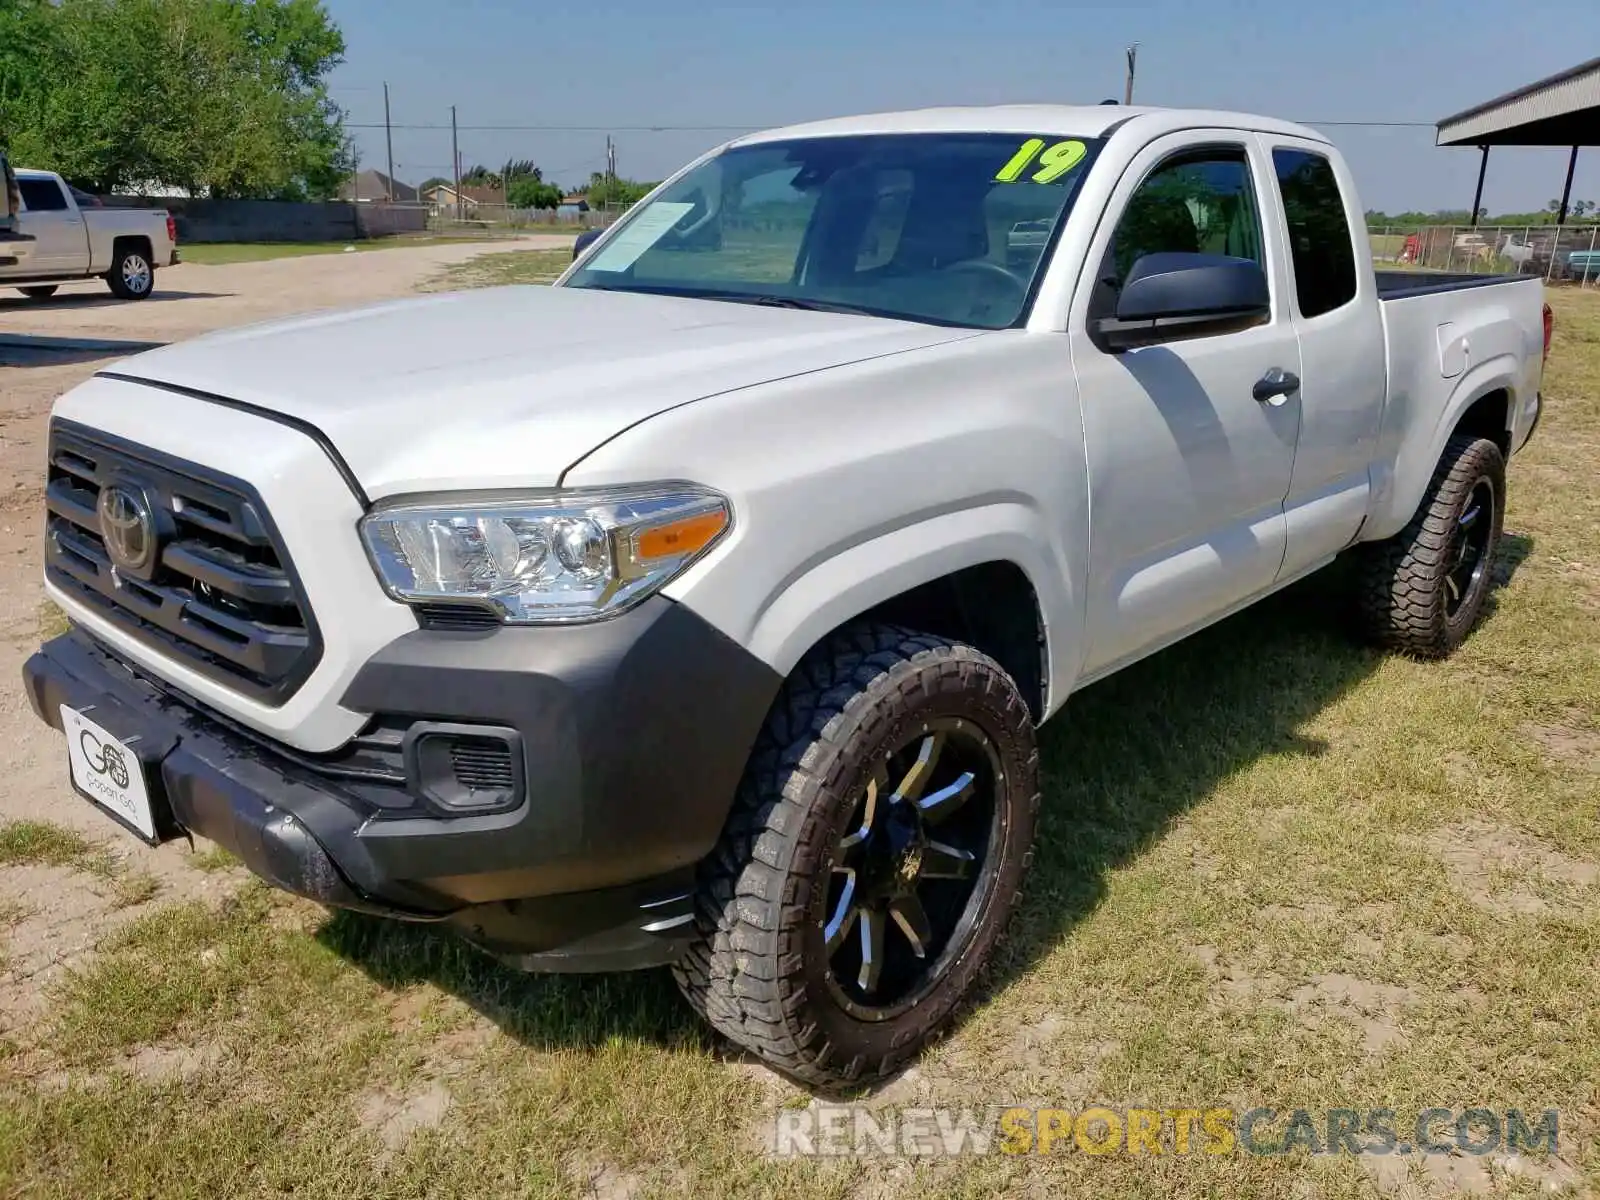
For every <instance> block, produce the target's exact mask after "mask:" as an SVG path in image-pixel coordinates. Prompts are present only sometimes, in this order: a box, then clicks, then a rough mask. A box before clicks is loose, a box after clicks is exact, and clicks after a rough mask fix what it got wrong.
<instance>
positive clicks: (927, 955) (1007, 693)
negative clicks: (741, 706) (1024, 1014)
mask: <svg viewBox="0 0 1600 1200" xmlns="http://www.w3.org/2000/svg"><path fill="white" fill-rule="evenodd" d="M1038 808H1039V756H1038V750H1037V747H1036V744H1035V740H1034V727H1033V720H1032V716H1031V714H1030V713H1029V711H1028V706H1027V704H1026V703H1024V701H1023V699H1022V696H1021V695H1020V693H1019V692H1018V690H1017V687H1016V684H1015V683H1014V682H1013V681H1012V680H1011V678H1010V676H1008V675H1007V674H1006V673H1005V672H1004V671H1003V670H1002V669H1001V668H1000V666H999V665H998V664H997V663H995V662H994V661H993V660H992V659H990V658H988V657H987V656H985V655H983V654H981V653H979V652H978V651H977V650H975V649H973V648H972V647H970V646H966V645H962V644H960V643H956V642H951V641H948V640H946V639H943V638H938V637H933V636H929V635H925V634H918V633H913V632H910V631H907V630H904V629H898V628H894V627H889V626H881V625H874V626H865V627H859V628H857V629H855V630H852V631H849V632H847V633H844V634H840V635H837V636H836V637H834V638H832V639H830V641H829V642H827V643H825V644H824V645H823V646H821V647H819V648H818V649H817V650H816V651H814V652H813V653H812V654H810V655H808V656H807V658H806V660H805V661H803V662H802V663H801V664H800V665H799V666H798V667H797V668H796V669H795V672H794V674H793V675H792V676H791V677H790V678H789V680H788V682H787V683H786V684H785V685H784V689H783V692H782V693H781V695H780V697H779V699H778V702H777V703H776V704H775V705H774V707H773V710H772V713H771V715H770V716H769V718H768V721H767V725H766V728H765V729H764V730H763V732H762V735H761V738H760V740H759V742H758V744H757V747H756V749H755V751H754V753H753V755H752V758H751V762H750V765H749V767H748V768H747V770H746V774H745V778H744V780H743V782H742V783H741V785H740V790H739V795H738V798H737V800H736V801H735V805H734V810H733V813H732V814H731V816H730V817H729V821H728V825H727V828H726V830H725V831H724V833H723V836H722V839H721V841H720V842H719V844H718V846H717V847H716V849H715V850H714V851H713V852H712V854H711V855H710V856H709V857H708V859H707V860H706V862H705V863H704V864H703V865H702V868H701V878H700V891H699V897H698V903H697V917H696V933H697V939H696V941H695V942H694V943H693V944H692V946H691V947H690V949H689V951H688V952H687V953H686V955H685V957H684V958H683V959H682V960H681V961H680V962H679V964H678V965H677V966H676V967H675V968H674V975H675V977H676V979H677V982H678V986H679V987H680V989H681V990H682V991H683V994H684V995H685V996H686V997H687V998H688V1000H689V1002H690V1003H691V1004H692V1005H693V1006H694V1007H695V1008H696V1009H697V1010H699V1012H700V1013H701V1014H702V1015H703V1016H704V1017H705V1018H706V1019H707V1020H708V1021H709V1022H710V1023H711V1024H712V1025H713V1026H714V1027H715V1028H716V1029H717V1030H718V1031H720V1032H721V1033H722V1034H724V1035H725V1036H727V1037H728V1038H730V1039H731V1040H732V1041H734V1042H736V1043H737V1044H739V1045H740V1046H741V1047H743V1048H744V1049H746V1050H748V1051H750V1052H752V1053H753V1054H755V1055H757V1056H758V1057H760V1058H761V1059H763V1060H765V1061H766V1062H767V1063H768V1064H769V1065H771V1066H773V1067H774V1068H776V1069H778V1070H780V1071H783V1072H785V1073H786V1074H789V1075H791V1076H793V1077H795V1078H797V1079H799V1080H802V1081H804V1082H807V1083H810V1084H813V1085H818V1086H823V1087H837V1086H840V1085H844V1084H848V1083H851V1082H854V1081H856V1080H859V1079H862V1078H864V1077H876V1076H882V1075H885V1074H888V1073H889V1072H891V1071H893V1070H894V1069H895V1068H896V1067H898V1066H899V1065H901V1064H902V1063H904V1062H905V1061H906V1060H907V1059H909V1058H910V1057H911V1056H913V1055H915V1054H916V1053H917V1052H918V1051H919V1050H920V1049H921V1048H922V1047H923V1046H924V1045H926V1044H927V1043H928V1042H929V1041H931V1040H932V1039H934V1038H935V1037H937V1036H938V1035H939V1034H940V1033H942V1032H943V1030H944V1028H945V1026H946V1025H947V1023H948V1021H949V1020H950V1018H951V1017H952V1016H953V1014H954V1012H955V1009H956V1007H957V1005H958V1004H959V1003H960V1001H961V999H962V997H963V996H964V995H965V994H966V993H967V992H968V991H969V990H970V988H971V986H972V984H973V983H974V981H975V980H976V978H977V977H978V975H979V973H980V971H981V970H982V969H983V966H984V964H985V962H986V961H987V959H988V958H989V955H990V952H991V951H992V950H993V949H994V947H995V945H996V943H997V942H998V941H999V940H1000V937H1001V935H1002V933H1003V932H1004V930H1005V927H1006V924H1007V923H1008V921H1009V919H1010V917H1011V914H1012V912H1013V910H1014V909H1015V908H1016V906H1017V902H1018V899H1019V897H1020V894H1021V884H1022V879H1023V875H1024V873H1025V872H1026V870H1027V867H1028V864H1029V862H1030V860H1031V859H1032V856H1033V851H1032V845H1033V833H1034V823H1035V819H1036V817H1037V814H1038Z"/></svg>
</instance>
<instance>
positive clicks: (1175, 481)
mask: <svg viewBox="0 0 1600 1200" xmlns="http://www.w3.org/2000/svg"><path fill="white" fill-rule="evenodd" d="M1270 186H1272V168H1271V165H1270V162H1268V161H1267V160H1266V158H1265V155H1264V153H1263V151H1262V149H1261V147H1260V146H1259V145H1258V144H1257V142H1256V140H1255V138H1254V136H1253V135H1252V134H1248V133H1241V132H1238V131H1228V130H1215V131H1198V130H1197V131H1187V132H1184V133H1181V134H1175V135H1170V136H1168V137H1164V138H1161V139H1158V140H1157V141H1155V142H1153V143H1152V144H1150V145H1149V146H1147V147H1145V148H1144V150H1142V151H1141V152H1140V153H1139V154H1138V155H1137V156H1136V157H1135V158H1134V159H1133V160H1132V162H1131V163H1130V165H1129V167H1128V169H1127V171H1126V172H1125V173H1124V175H1123V177H1122V179H1121V180H1120V182H1119V183H1118V184H1117V186H1116V188H1115V190H1114V191H1113V193H1112V198H1111V203H1110V205H1109V206H1108V207H1107V210H1106V213H1105V216H1104V218H1103V219H1102V221H1101V224H1100V226H1099V228H1098V229H1097V230H1096V233H1095V236H1094V240H1093V241H1092V242H1091V245H1090V251H1089V258H1088V260H1087V261H1088V263H1089V268H1086V269H1085V272H1084V275H1083V277H1082V279H1081V280H1080V282H1079V286H1078V289H1077V292H1076V294H1075V296H1074V299H1073V308H1072V312H1071V315H1070V320H1069V325H1068V329H1069V331H1070V335H1071V337H1072V339H1073V365H1074V367H1075V369H1076V370H1077V373H1078V384H1079V392H1080V395H1081V396H1082V404H1083V419H1084V437H1085V442H1086V451H1087V459H1088V469H1089V486H1090V541H1089V556H1090V566H1089V580H1088V588H1087V590H1088V597H1087V600H1088V605H1087V609H1088V611H1087V620H1086V629H1085V639H1086V642H1085V644H1086V647H1087V649H1086V654H1085V660H1084V664H1083V669H1084V673H1085V676H1086V677H1087V676H1093V675H1098V674H1104V673H1105V672H1106V671H1109V670H1112V669H1114V668H1115V667H1117V666H1119V665H1121V664H1122V663H1124V662H1127V661H1130V660H1132V659H1134V658H1138V657H1140V656H1141V655H1143V654H1145V653H1148V652H1150V651H1152V650H1155V649H1158V648H1159V647H1160V646H1162V645H1165V644H1166V643H1168V642H1170V641H1173V640H1175V639H1176V638H1178V637H1180V636H1182V635H1183V634H1184V633H1187V632H1188V631H1189V630H1191V629H1194V628H1196V627H1198V626H1200V625H1204V624H1206V623H1207V622H1209V621H1210V620H1212V619H1214V618H1215V617H1216V616H1218V615H1220V614H1221V613H1223V612H1225V611H1227V610H1228V609H1231V608H1233V607H1236V606H1238V605H1240V604H1242V603H1244V602H1246V601H1248V600H1249V599H1251V598H1253V597H1254V596H1257V595H1259V594H1261V593H1262V592H1265V591H1267V590H1268V589H1270V588H1271V586H1272V584H1273V582H1274V580H1276V578H1277V576H1278V571H1279V568H1280V567H1281V566H1282V563H1283V555H1284V548H1285V544H1286V531H1285V522H1284V512H1283V502H1284V496H1285V495H1286V494H1287V492H1288V490H1289V483H1290V476H1291V471H1292V469H1293V466H1294V449H1295V438H1296V435H1297V432H1298V429H1299V423H1300V408H1299V403H1298V396H1297V393H1296V389H1295V387H1294V386H1292V385H1293V384H1294V382H1295V380H1294V377H1296V376H1298V375H1299V373H1300V365H1301V364H1300V350H1299V344H1298V341H1297V339H1296V336H1295V330H1294V324H1293V320H1292V318H1291V316H1290V312H1289V308H1288V304H1287V303H1286V298H1285V294H1284V293H1285V288H1284V265H1283V263H1282V261H1281V259H1282V251H1281V249H1280V248H1279V247H1280V246H1281V241H1280V240H1279V239H1275V238H1271V237H1269V236H1268V234H1267V228H1268V222H1269V220H1275V219H1276V212H1277V210H1276V207H1275V205H1274V204H1273V202H1272V201H1273V198H1272V195H1271V193H1270V192H1268V191H1267V188H1269V187H1270ZM1166 251H1181V252H1188V253H1199V252H1205V253H1214V254H1227V255H1231V256H1235V257H1242V258H1248V259H1251V260H1253V261H1255V262H1256V263H1259V264H1260V265H1261V266H1262V268H1263V269H1264V271H1265V272H1266V275H1267V279H1268V282H1269V286H1270V289H1271V311H1270V315H1269V316H1267V317H1266V318H1263V319H1258V320H1256V321H1254V322H1253V323H1250V324H1248V325H1243V326H1237V325H1236V326H1233V327H1230V328H1226V329H1223V330H1220V331H1213V332H1209V333H1204V334H1201V335H1199V336H1196V335H1194V334H1193V333H1190V334H1188V335H1180V334H1173V335H1172V336H1171V338H1170V339H1169V340H1165V341H1162V342H1159V343H1158V344H1154V345H1146V346H1142V347H1140V348H1138V349H1131V350H1124V351H1121V352H1115V351H1113V350H1110V349H1108V348H1106V347H1105V345H1104V342H1103V339H1101V338H1099V337H1097V336H1096V335H1095V334H1094V333H1093V332H1092V326H1093V325H1094V324H1095V323H1096V322H1098V320H1099V319H1100V318H1101V317H1103V316H1110V315H1111V314H1112V313H1114V312H1115V309H1116V301H1117V297H1118V296H1119V294H1120V291H1121V286H1122V281H1123V280H1124V279H1125V278H1126V277H1127V274H1128V271H1129V269H1130V268H1131V267H1132V266H1133V264H1134V263H1136V262H1137V261H1138V260H1139V259H1140V258H1141V257H1143V256H1144V255H1147V254H1154V253H1160V252H1166ZM1097 265H1098V269H1091V268H1095V267H1096V266H1097ZM1263 380H1273V381H1286V382H1287V383H1288V384H1289V385H1291V386H1286V387H1280V388H1279V389H1278V390H1275V391H1273V392H1272V394H1271V395H1263V397H1262V398H1261V399H1257V394H1258V388H1257V384H1258V382H1259V381H1263ZM1259 390H1260V391H1261V392H1265V391H1266V390H1268V389H1266V388H1262V389H1259Z"/></svg>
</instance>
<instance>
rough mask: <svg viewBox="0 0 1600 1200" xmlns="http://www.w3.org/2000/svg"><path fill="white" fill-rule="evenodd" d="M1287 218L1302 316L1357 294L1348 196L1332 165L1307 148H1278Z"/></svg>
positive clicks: (1326, 309)
mask: <svg viewBox="0 0 1600 1200" xmlns="http://www.w3.org/2000/svg"><path fill="white" fill-rule="evenodd" d="M1272 165H1273V166H1274V167H1275V168H1276V170H1277V174H1278V191H1279V192H1280V194H1281V195H1282V196H1283V208H1284V213H1285V215H1286V216H1287V217H1288V219H1289V252H1290V254H1291V255H1292V256H1293V258H1294V284H1295V291H1296V292H1297V293H1298V294H1299V297H1300V315H1301V316H1305V317H1319V316H1321V315H1322V314H1323V313H1325V312H1332V311H1333V310H1334V309H1336V308H1339V307H1341V306H1343V305H1345V304H1348V303H1350V301H1352V300H1354V299H1355V296H1356V255H1355V249H1354V247H1353V246H1352V245H1351V242H1350V223H1349V222H1348V221H1346V220H1345V215H1344V196H1343V195H1342V194H1341V193H1340V191H1339V181H1338V180H1337V179H1336V178H1335V177H1334V174H1333V164H1332V163H1330V162H1329V161H1328V160H1327V159H1326V158H1324V157H1323V156H1322V155H1320V154H1313V153H1311V152H1310V151H1308V150H1282V149H1280V150H1274V151H1273V152H1272Z"/></svg>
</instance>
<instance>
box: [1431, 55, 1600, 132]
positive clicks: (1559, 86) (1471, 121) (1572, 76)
mask: <svg viewBox="0 0 1600 1200" xmlns="http://www.w3.org/2000/svg"><path fill="white" fill-rule="evenodd" d="M1436 144H1437V145H1440V146H1600V58H1591V59H1590V60H1589V61H1588V62H1586V63H1580V64H1579V65H1578V66H1576V67H1572V68H1571V69H1569V70H1566V71H1562V72H1560V73H1559V74H1557V75H1552V76H1550V77H1549V78H1548V79H1541V80H1539V81H1538V82H1537V83H1530V84H1528V85H1527V86H1526V87H1520V88H1518V89H1517V90H1516V91H1514V92H1507V93H1506V94H1505V95H1504V96H1500V97H1499V98H1497V99H1494V100H1489V101H1486V102H1485V103H1483V104H1478V105H1474V106H1473V107H1472V108H1469V109H1467V110H1466V111H1465V112H1459V113H1456V115H1455V116H1453V117H1446V118H1445V119H1444V120H1442V121H1440V122H1439V134H1438V139H1437V142H1436Z"/></svg>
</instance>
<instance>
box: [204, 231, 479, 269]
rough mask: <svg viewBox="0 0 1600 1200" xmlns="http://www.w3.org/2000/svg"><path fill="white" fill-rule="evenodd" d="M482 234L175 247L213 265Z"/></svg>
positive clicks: (449, 241) (453, 242) (455, 241)
mask: <svg viewBox="0 0 1600 1200" xmlns="http://www.w3.org/2000/svg"><path fill="white" fill-rule="evenodd" d="M495 240H497V239H496V238H494V237H492V236H490V235H485V236H484V237H482V238H473V237H432V238H430V237H391V238H372V239H370V240H363V241H355V242H185V243H183V244H182V245H181V246H179V247H178V254H179V257H180V258H181V259H182V260H183V261H184V262H186V263H199V264H201V265H202V266H208V267H216V266H224V265H227V264H229V263H244V262H264V261H266V260H267V259H271V258H301V257H304V256H306V255H308V254H343V253H344V252H345V249H346V248H347V247H348V248H350V249H351V250H352V251H353V252H355V253H365V252H367V251H369V250H403V249H406V248H415V247H417V246H459V245H462V244H463V243H469V242H475V241H482V242H493V241H495Z"/></svg>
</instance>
